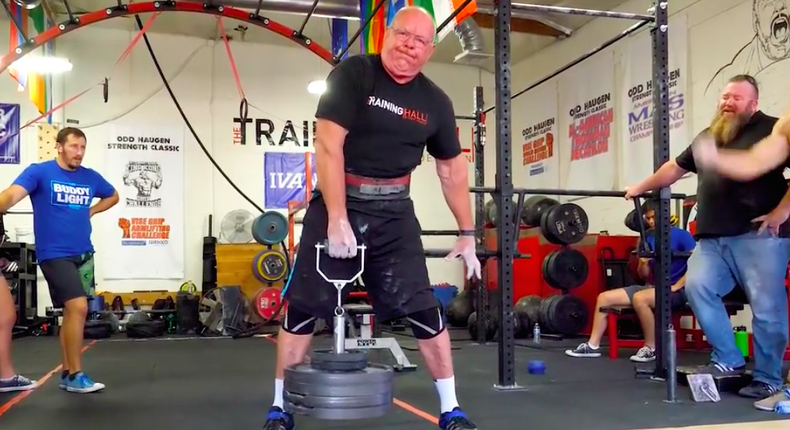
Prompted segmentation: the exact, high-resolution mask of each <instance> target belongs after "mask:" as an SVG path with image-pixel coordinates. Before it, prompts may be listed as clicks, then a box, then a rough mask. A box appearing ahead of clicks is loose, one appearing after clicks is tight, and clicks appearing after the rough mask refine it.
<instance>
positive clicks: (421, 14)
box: [390, 6, 436, 40]
mask: <svg viewBox="0 0 790 430" xmlns="http://www.w3.org/2000/svg"><path fill="white" fill-rule="evenodd" d="M411 22H415V23H418V24H419V25H420V26H421V27H423V28H425V29H428V28H430V29H431V30H430V31H431V34H432V35H433V37H432V38H431V39H432V40H433V39H434V38H436V23H435V22H434V21H433V17H432V16H431V14H430V13H429V12H428V11H427V10H425V8H422V7H419V6H406V7H404V8H402V9H400V10H399V11H398V12H396V13H395V16H394V17H393V18H392V23H390V27H397V26H399V25H401V24H408V23H411Z"/></svg>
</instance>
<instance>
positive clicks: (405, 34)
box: [390, 28, 433, 49]
mask: <svg viewBox="0 0 790 430" xmlns="http://www.w3.org/2000/svg"><path fill="white" fill-rule="evenodd" d="M390 30H392V32H393V33H395V40H397V41H398V42H405V41H407V40H409V39H413V40H414V44H415V45H417V47H418V48H421V49H424V48H427V47H428V46H431V45H432V44H433V40H429V39H426V38H425V37H422V36H419V35H416V34H414V33H412V32H410V31H408V30H404V29H402V28H390Z"/></svg>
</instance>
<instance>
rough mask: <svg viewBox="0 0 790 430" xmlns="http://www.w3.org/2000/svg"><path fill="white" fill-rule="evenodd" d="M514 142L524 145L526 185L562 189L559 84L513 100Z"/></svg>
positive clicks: (541, 87) (543, 87)
mask: <svg viewBox="0 0 790 430" xmlns="http://www.w3.org/2000/svg"><path fill="white" fill-rule="evenodd" d="M512 104H513V112H514V115H513V129H514V130H515V132H516V133H514V138H513V143H514V145H513V146H514V149H515V150H516V151H517V149H516V148H517V147H518V146H519V145H518V143H519V142H520V143H521V145H520V146H521V165H522V166H523V168H524V174H523V176H522V177H523V178H524V179H525V181H526V183H525V184H524V186H526V187H529V188H559V186H560V165H559V155H558V151H557V149H558V148H557V133H558V127H559V124H558V121H557V113H558V111H557V81H554V80H552V81H549V82H547V83H545V84H543V85H540V86H539V87H537V88H533V89H531V90H529V91H528V92H526V93H524V94H522V95H521V96H519V97H516V98H515V99H513V102H512ZM514 152H515V151H514Z"/></svg>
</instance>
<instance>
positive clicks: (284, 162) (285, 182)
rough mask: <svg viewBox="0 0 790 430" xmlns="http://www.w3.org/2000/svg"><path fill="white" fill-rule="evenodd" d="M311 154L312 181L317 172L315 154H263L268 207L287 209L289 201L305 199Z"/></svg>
mask: <svg viewBox="0 0 790 430" xmlns="http://www.w3.org/2000/svg"><path fill="white" fill-rule="evenodd" d="M306 154H310V165H311V166H312V169H311V170H312V181H313V182H312V183H313V186H315V183H316V181H317V180H318V178H317V176H316V173H315V154H313V153H310V152H305V153H302V152H296V153H295V152H271V151H270V152H266V153H264V154H263V178H264V179H263V189H264V196H263V198H264V205H265V206H266V209H287V208H288V202H291V201H296V202H302V201H304V200H305V194H304V192H305V183H306V181H305V171H306V168H305V162H306Z"/></svg>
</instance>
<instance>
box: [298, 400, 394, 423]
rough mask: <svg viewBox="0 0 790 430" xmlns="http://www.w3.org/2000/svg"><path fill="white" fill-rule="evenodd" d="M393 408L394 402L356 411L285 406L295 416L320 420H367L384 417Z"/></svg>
mask: <svg viewBox="0 0 790 430" xmlns="http://www.w3.org/2000/svg"><path fill="white" fill-rule="evenodd" d="M391 406H392V402H390V403H389V404H386V405H381V406H373V407H368V408H356V409H331V408H308V407H305V406H301V405H294V404H289V403H286V404H285V410H286V411H287V412H291V413H292V414H294V415H302V416H308V417H311V418H315V419H319V420H365V419H370V418H379V417H382V416H384V415H385V414H386V413H387V411H389V409H390V407H391Z"/></svg>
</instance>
